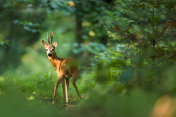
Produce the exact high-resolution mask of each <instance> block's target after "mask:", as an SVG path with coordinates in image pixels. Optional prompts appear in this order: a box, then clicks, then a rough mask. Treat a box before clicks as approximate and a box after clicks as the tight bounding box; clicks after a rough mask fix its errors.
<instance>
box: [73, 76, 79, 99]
mask: <svg viewBox="0 0 176 117" xmlns="http://www.w3.org/2000/svg"><path fill="white" fill-rule="evenodd" d="M76 79H77V77H73V81H72V83H73V86H74V87H75V89H76V92H77V93H78V96H79V98H81V95H80V93H79V91H78V88H77V86H76Z"/></svg>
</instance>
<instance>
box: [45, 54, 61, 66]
mask: <svg viewBox="0 0 176 117" xmlns="http://www.w3.org/2000/svg"><path fill="white" fill-rule="evenodd" d="M48 59H49V61H50V63H51V64H52V66H53V67H54V68H56V67H57V66H58V65H60V64H59V63H60V62H61V61H62V60H63V58H60V57H57V55H56V53H53V55H52V56H51V57H49V56H48Z"/></svg>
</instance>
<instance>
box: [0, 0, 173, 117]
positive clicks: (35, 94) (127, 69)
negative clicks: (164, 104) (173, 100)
mask: <svg viewBox="0 0 176 117" xmlns="http://www.w3.org/2000/svg"><path fill="white" fill-rule="evenodd" d="M175 5H176V2H175V0H161V1H158V0H133V1H131V0H126V1H124V0H86V1H81V0H73V1H69V0H52V1H51V0H37V1H35V0H25V1H22V0H14V1H7V0H4V1H0V10H1V11H0V21H1V22H2V23H1V24H0V47H1V49H0V64H1V68H0V74H1V76H0V103H1V104H2V105H1V106H0V110H1V109H2V110H3V109H4V110H3V111H2V112H1V113H3V114H2V115H4V116H12V115H13V116H18V117H19V116H25V113H26V114H27V116H44V117H45V116H46V117H47V116H78V117H79V116H96V117H97V116H108V117H109V116H120V117H148V116H149V114H150V113H151V111H152V108H153V106H154V104H155V102H156V100H157V99H158V98H159V97H160V96H162V95H166V94H167V95H172V96H175V90H176V85H175V75H176V73H175V66H176V62H175V58H176V49H175V47H176V41H175V36H176V33H175V29H176V28H175V24H176V23H175V21H176V17H175V15H174V14H175V12H176V7H175ZM52 31H53V32H54V41H58V47H57V48H56V53H57V55H58V56H59V57H70V56H72V57H75V58H76V60H77V61H78V63H79V69H80V74H79V79H78V81H77V85H78V89H79V90H80V93H81V95H82V97H83V99H81V100H79V99H78V96H77V95H76V91H75V89H74V88H73V86H72V85H71V83H70V88H69V97H70V98H69V101H70V103H69V106H67V109H65V108H64V104H63V103H64V102H63V98H62V97H63V96H62V90H61V86H59V90H58V92H57V93H58V96H57V99H56V105H54V106H52V105H51V100H52V95H53V88H54V85H55V82H56V80H57V75H56V73H55V70H54V68H52V66H51V65H50V63H49V61H48V59H47V56H46V53H45V50H44V49H43V47H42V45H41V40H45V41H46V33H47V32H49V33H50V32H52ZM74 35H76V36H74ZM12 92H13V93H12ZM12 97H16V98H13V99H11V98H12ZM6 103H7V105H6ZM71 106H73V107H71ZM18 108H19V109H21V112H19V110H18ZM9 109H10V110H12V114H8V113H7V110H9ZM58 109H59V111H58ZM26 110H31V111H30V113H29V112H27V111H26ZM63 110H64V111H63ZM70 110H72V111H70ZM32 111H34V112H32ZM37 111H38V112H37ZM41 112H43V113H41ZM19 113H20V114H19Z"/></svg>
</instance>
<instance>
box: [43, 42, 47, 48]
mask: <svg viewBox="0 0 176 117" xmlns="http://www.w3.org/2000/svg"><path fill="white" fill-rule="evenodd" d="M42 45H43V47H44V48H46V47H47V44H46V43H45V41H43V40H42Z"/></svg>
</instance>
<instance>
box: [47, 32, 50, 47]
mask: <svg viewBox="0 0 176 117" xmlns="http://www.w3.org/2000/svg"><path fill="white" fill-rule="evenodd" d="M47 40H48V44H50V42H49V36H48V32H47Z"/></svg>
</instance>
